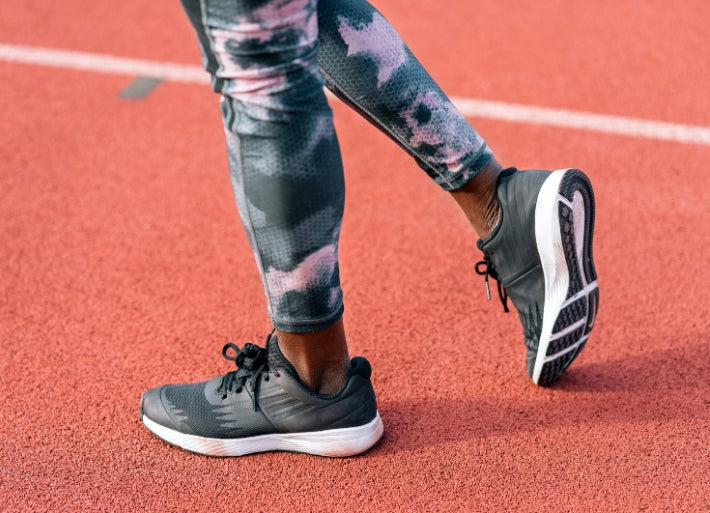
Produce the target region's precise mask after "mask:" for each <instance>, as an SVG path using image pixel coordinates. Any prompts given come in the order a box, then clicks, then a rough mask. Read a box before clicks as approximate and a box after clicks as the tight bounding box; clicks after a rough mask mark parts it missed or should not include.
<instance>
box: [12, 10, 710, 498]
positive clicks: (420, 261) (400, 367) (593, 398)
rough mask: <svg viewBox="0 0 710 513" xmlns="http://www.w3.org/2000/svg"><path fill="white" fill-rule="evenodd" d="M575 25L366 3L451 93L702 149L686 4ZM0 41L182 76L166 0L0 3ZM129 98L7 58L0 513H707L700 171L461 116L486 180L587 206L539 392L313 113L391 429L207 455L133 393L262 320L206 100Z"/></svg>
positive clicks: (399, 176) (429, 245)
mask: <svg viewBox="0 0 710 513" xmlns="http://www.w3.org/2000/svg"><path fill="white" fill-rule="evenodd" d="M587 4H588V5H587ZM587 4H584V5H577V4H574V6H572V5H570V3H569V2H563V1H561V0H543V1H541V2H535V3H534V4H532V3H531V4H530V5H529V6H525V7H521V5H520V3H518V2H508V1H501V2H465V1H463V0H452V1H449V2H445V3H443V4H442V3H440V2H426V1H424V0H416V1H408V2H405V1H404V0H390V1H382V2H380V4H379V7H380V8H381V10H382V11H383V12H384V13H385V14H386V15H387V16H388V18H389V19H390V20H391V21H392V23H393V24H394V25H395V26H396V27H397V28H399V29H400V31H401V32H402V34H403V35H404V36H405V38H406V39H407V41H408V42H409V43H410V46H411V47H412V48H413V50H414V51H415V53H416V54H417V55H418V56H419V57H420V59H421V60H422V61H423V62H424V64H425V65H427V66H428V67H429V68H430V70H431V71H432V73H433V75H434V76H435V77H436V78H437V79H438V80H439V81H440V82H441V85H442V87H443V88H444V90H446V91H447V92H449V93H450V94H451V95H454V96H457V97H470V98H483V99H487V100H497V101H503V102H512V103H520V104H525V105H537V106H544V107H549V108H563V109H572V110H579V111H588V112H596V113H601V114H611V115H616V116H625V117H631V118H637V117H638V118H646V119H652V120H658V121H664V122H670V123H681V124H689V125H696V126H704V127H707V126H710V95H708V94H707V83H708V81H709V80H710V68H709V67H708V65H707V55H710V33H708V31H707V27H706V25H707V23H706V22H707V20H708V19H710V7H709V6H708V4H707V2H704V1H700V0H696V1H693V0H681V1H679V2H676V3H674V4H673V8H672V9H669V7H668V4H667V2H660V1H657V0H652V1H649V2H643V4H641V3H640V2H634V1H631V0H621V1H614V2H611V1H606V0H604V1H599V2H588V3H587ZM0 39H1V41H0V43H3V44H14V45H32V46H36V47H41V48H47V49H63V50H71V51H82V52H92V53H96V54H101V55H104V54H108V55H116V56H122V57H130V58H135V59H150V60H155V61H160V62H166V63H180V64H188V65H198V64H199V55H198V52H197V46H196V43H195V39H194V36H193V34H192V33H191V30H190V28H189V27H188V25H187V21H186V20H185V19H184V15H183V14H182V12H181V9H180V6H179V3H178V2H177V1H174V2H173V1H168V0H159V1H154V2H149V3H148V5H146V2H138V1H137V0H126V1H124V2H122V3H120V4H109V3H101V2H88V1H86V0H67V1H66V2H46V1H44V2H26V1H20V0H6V2H5V3H4V4H3V15H2V17H0ZM135 78H136V77H133V76H125V75H118V74H106V73H101V72H98V71H91V70H84V71H77V70H71V69H63V68H61V67H46V66H39V65H31V64H23V63H17V62H4V61H0V99H1V100H2V109H1V110H0V112H2V114H0V130H1V131H2V139H1V142H0V241H2V243H1V244H0V344H1V345H0V390H1V391H2V392H1V393H0V397H1V401H2V403H1V405H2V406H1V407H2V415H1V416H0V495H1V496H2V499H1V500H0V510H2V511H3V512H16V511H22V512H24V511H52V512H55V511H56V512H58V511H72V512H76V511H155V512H170V511H189V512H212V511H291V512H307V511H308V512H310V511H328V512H333V511H362V512H368V511H377V512H386V511H407V512H409V511H442V512H451V511H467V512H468V511H486V512H488V511H515V512H528V511H529V512H540V511H551V512H559V511H575V512H589V511H600V512H611V511H618V512H636V511H674V512H681V511H682V512H703V511H710V478H709V477H708V476H710V459H709V458H710V449H709V447H710V443H709V442H710V435H709V433H710V421H709V420H708V419H709V410H710V363H709V362H710V315H708V314H709V307H708V305H710V292H709V291H708V285H710V270H709V269H708V256H709V253H708V247H710V235H709V233H710V213H709V212H708V203H709V201H710V195H709V194H708V188H709V187H710V173H708V163H709V162H710V146H708V145H702V144H680V143H673V142H663V141H660V140H653V139H645V138H636V137H629V136H623V135H613V134H604V133H600V132H597V131H593V130H585V129H579V130H571V129H562V128H554V127H543V126H538V125H533V124H527V123H518V122H504V121H495V120H490V119H471V121H472V123H473V124H474V126H476V128H477V129H478V130H479V132H481V133H482V134H483V135H484V137H485V138H486V139H487V140H488V142H489V143H490V145H491V146H492V147H493V149H494V151H495V152H496V154H497V156H498V158H499V160H501V161H502V162H503V163H504V164H506V165H515V166H518V167H520V168H523V169H525V168H532V167H546V168H561V167H578V168H580V169H583V170H584V171H585V172H586V173H587V174H588V175H589V176H590V178H591V180H592V182H593V184H594V186H595V193H596V197H597V225H596V239H595V248H594V249H595V256H596V266H597V271H598V274H599V283H600V287H601V309H600V312H599V316H598V319H597V327H596V328H595V330H594V332H593V333H592V337H591V338H590V340H589V342H588V344H587V347H586V348H585V350H584V351H583V353H582V354H581V355H580V357H579V358H578V359H577V360H576V361H575V362H574V364H573V365H572V367H571V368H570V369H569V370H568V371H567V372H566V373H565V375H564V377H563V379H561V380H560V381H559V382H558V383H556V384H555V385H554V386H552V387H551V388H544V389H543V388H537V387H535V386H534V385H532V384H531V383H530V381H529V379H528V377H527V375H526V374H525V370H524V347H523V345H522V343H521V334H520V328H519V324H518V323H517V320H516V318H515V317H516V316H515V314H504V313H503V311H502V307H501V306H500V304H499V303H497V302H496V301H491V302H487V301H486V300H485V291H484V285H483V281H482V278H481V277H479V276H477V275H475V273H474V272H473V267H474V264H475V262H476V261H477V260H478V259H479V257H480V253H479V252H478V250H477V249H476V246H475V243H476V237H475V235H474V234H473V233H472V232H471V231H470V229H468V228H467V224H466V221H465V220H464V218H463V215H462V214H461V213H460V212H459V211H458V210H457V207H456V206H455V205H454V203H453V202H452V201H451V199H450V198H449V197H448V196H447V195H446V193H443V192H441V191H440V190H439V189H438V188H437V187H435V186H434V185H433V184H431V183H430V182H429V180H428V179H427V178H426V177H425V176H424V174H423V173H422V172H421V171H420V170H419V169H418V168H417V167H416V166H415V165H414V164H413V163H412V162H411V161H410V160H409V159H408V158H407V157H406V156H404V155H402V154H401V152H400V151H399V150H398V149H397V148H396V147H395V146H394V145H393V144H392V143H391V142H390V141H389V140H387V139H386V138H384V137H383V136H382V135H381V134H380V133H379V132H378V131H377V130H375V129H372V128H371V127H369V125H367V124H366V123H365V122H363V121H362V120H360V119H359V118H358V117H357V116H356V115H355V114H353V113H352V112H351V111H349V110H348V109H347V108H346V107H345V106H343V105H341V104H339V103H337V101H335V100H334V101H333V107H334V111H335V116H336V123H337V127H338V129H339V138H340V141H341V144H342V149H343V155H344V160H345V164H346V180H347V188H348V200H347V205H346V213H345V220H344V229H343V236H342V245H341V259H342V262H341V268H342V281H343V285H344V288H345V294H346V296H345V300H346V316H345V322H346V327H347V329H348V331H349V337H350V343H351V352H352V354H353V355H354V354H362V355H364V356H366V357H367V358H368V359H369V360H370V361H371V363H372V365H373V368H374V374H373V381H374V385H375V387H376V390H377V393H378V400H379V406H380V412H381V414H382V418H383V421H384V423H385V430H386V434H385V436H384V438H383V440H382V441H381V442H380V443H379V444H378V445H377V446H376V447H375V448H374V449H373V450H371V451H370V452H368V453H366V454H364V455H362V456H358V457H355V458H351V459H325V458H318V457H312V456H308V455H300V454H283V453H280V454H279V453H270V454H259V455H253V456H249V457H245V458H241V459H219V458H209V457H204V456H199V455H195V454H191V453H188V452H185V451H182V450H180V449H178V448H175V447H171V446H169V445H167V444H165V443H163V442H162V441H160V440H159V439H157V438H156V437H154V436H153V435H151V434H150V433H149V432H148V431H147V430H146V429H145V428H144V427H143V425H142V424H141V423H140V421H139V419H138V401H139V398H140V395H141V393H142V392H143V391H144V390H146V389H148V388H150V387H153V386H156V385H159V384H162V383H168V382H187V381H195V380H202V379H206V378H210V377H213V376H215V375H218V374H221V373H225V372H227V371H229V370H231V368H233V367H230V365H231V364H230V363H229V362H227V361H225V360H223V359H222V358H221V356H220V349H221V347H222V345H223V344H225V343H226V342H227V341H234V342H235V343H237V344H239V345H240V346H241V345H242V344H243V343H245V342H249V341H252V342H259V343H261V342H262V341H263V338H264V336H265V335H266V333H267V332H268V330H269V321H268V318H267V316H266V313H265V304H264V299H263V293H262V290H261V284H260V280H259V277H258V275H257V272H256V266H255V264H254V263H253V261H252V256H251V252H250V250H249V247H248V243H247V240H246V237H245V235H244V234H243V232H242V229H241V226H240V223H239V220H238V216H237V212H236V208H235V205H234V201H233V198H232V193H231V189H230V183H229V177H228V172H227V165H226V157H225V152H224V142H223V135H222V127H221V122H220V118H219V110H218V106H217V97H216V95H214V94H213V93H211V92H210V90H209V87H208V86H207V85H204V84H203V85H200V84H188V83H179V82H171V81H165V82H162V83H160V84H157V86H156V87H155V88H154V89H152V90H149V91H147V94H145V95H144V96H143V97H133V98H125V97H124V96H125V92H126V91H127V88H129V86H130V85H131V84H132V83H134V80H135ZM128 90H129V91H130V90H131V89H128ZM122 93H124V94H123V95H122ZM128 96H131V95H130V94H129V95H128ZM139 96H140V95H139Z"/></svg>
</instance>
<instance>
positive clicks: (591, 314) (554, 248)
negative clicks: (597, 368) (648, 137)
mask: <svg viewBox="0 0 710 513" xmlns="http://www.w3.org/2000/svg"><path fill="white" fill-rule="evenodd" d="M548 181H549V182H550V183H549V184H548V183H547V182H548ZM543 189H544V191H543ZM552 209H554V210H552ZM552 212H555V213H554V214H552ZM551 215H552V216H553V218H552V219H551V218H550V216H551ZM594 215H595V212H594V192H593V190H592V186H591V183H590V182H589V179H588V178H587V176H586V175H585V174H584V173H583V172H582V171H579V170H577V169H565V170H559V171H556V172H554V173H552V175H551V176H550V178H548V180H547V181H546V183H545V184H544V185H543V188H542V189H541V191H540V196H539V199H538V208H537V209H536V239H537V240H538V244H539V247H538V251H539V253H540V258H541V261H542V263H543V272H544V273H545V284H546V297H545V301H546V305H545V311H544V316H547V317H550V319H548V318H543V331H542V334H541V337H540V343H539V346H538V349H537V355H536V362H535V366H534V370H533V373H532V376H531V377H532V379H533V381H534V382H535V383H536V384H538V385H541V386H546V385H549V384H551V383H552V382H554V381H555V380H556V379H557V378H558V377H559V375H560V374H561V373H562V372H564V370H565V369H566V368H567V367H568V366H569V364H570V363H572V361H573V360H574V359H575V358H576V357H577V356H578V355H579V353H580V352H581V350H582V349H583V348H584V346H585V344H586V341H587V336H588V334H589V332H590V331H591V329H592V327H593V326H594V322H595V319H596V315H597V310H598V307H599V288H598V286H597V274H596V270H595V268H594V263H593V256H592V238H593V232H594ZM538 216H540V220H538V219H537V218H538ZM554 217H556V219H554ZM550 230H551V231H552V232H555V231H556V232H557V233H550ZM580 230H581V231H582V233H578V232H579V231H580ZM541 235H543V236H542V237H541ZM541 241H542V242H541ZM565 282H566V291H564V297H563V296H562V295H561V294H560V291H559V290H556V289H559V286H560V283H565ZM551 318H554V319H551Z"/></svg>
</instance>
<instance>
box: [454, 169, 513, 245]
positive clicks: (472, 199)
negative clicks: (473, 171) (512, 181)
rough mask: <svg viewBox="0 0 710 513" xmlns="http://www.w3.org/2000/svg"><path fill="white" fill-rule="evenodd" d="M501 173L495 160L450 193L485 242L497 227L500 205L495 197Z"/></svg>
mask: <svg viewBox="0 0 710 513" xmlns="http://www.w3.org/2000/svg"><path fill="white" fill-rule="evenodd" d="M501 171H502V168H501V165H500V164H499V163H498V161H497V160H496V159H495V158H492V159H491V161H490V162H489V163H488V164H487V165H486V166H485V167H484V168H483V169H482V170H481V171H480V172H479V173H478V174H477V175H476V176H475V177H474V178H472V179H471V180H470V181H469V182H468V183H466V184H465V185H464V186H463V187H461V188H459V189H457V190H455V191H451V195H452V196H453V198H454V199H455V200H456V202H457V203H458V204H459V207H461V210H463V212H464V214H465V215H466V217H467V218H468V221H469V223H471V226H472V227H473V229H474V230H475V231H476V233H477V234H478V236H479V237H480V238H481V239H483V240H485V239H487V238H488V237H489V236H490V235H491V233H493V230H494V229H495V227H496V226H497V225H498V222H499V220H500V205H499V203H498V197H497V195H496V191H497V186H498V177H499V175H500V173H501Z"/></svg>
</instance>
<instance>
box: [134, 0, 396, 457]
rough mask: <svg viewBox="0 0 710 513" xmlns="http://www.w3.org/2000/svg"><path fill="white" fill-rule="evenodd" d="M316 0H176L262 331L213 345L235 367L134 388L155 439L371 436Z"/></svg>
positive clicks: (223, 445)
mask: <svg viewBox="0 0 710 513" xmlns="http://www.w3.org/2000/svg"><path fill="white" fill-rule="evenodd" d="M316 4H317V0H183V5H184V7H185V10H186V12H187V14H188V17H189V18H190V21H191V22H192V23H193V26H194V28H195V30H196V33H197V36H198V39H199V41H200V46H201V49H202V53H203V60H204V64H205V67H206V69H207V70H208V71H209V72H210V73H211V74H212V77H213V88H214V90H215V91H216V92H219V93H221V94H222V102H221V107H222V115H223V122H224V128H225V136H226V142H227V150H228V157H229V169H230V174H231V178H232V184H233V189H234V194H235V197H236V201H237V206H238V209H239V214H240V217H241V219H242V222H243V224H244V228H245V230H246V233H247V235H248V237H249V242H250V244H251V247H252V250H253V253H254V257H255V260H256V262H257V265H258V267H259V272H260V274H261V277H262V281H263V284H264V290H265V292H266V298H267V303H268V309H269V314H270V316H271V319H272V322H273V324H274V327H275V330H276V336H273V335H269V337H268V338H267V340H266V344H265V346H266V347H264V348H260V347H258V346H256V345H253V344H247V345H245V346H244V347H242V348H241V349H240V348H238V347H237V346H234V345H233V344H227V345H226V346H225V347H224V349H223V356H224V357H225V358H227V359H229V360H232V361H234V362H235V363H236V365H237V370H235V371H232V372H229V373H227V374H226V375H224V376H221V377H217V378H214V379H212V380H208V381H205V382H200V383H192V384H184V385H165V386H161V387H156V388H153V389H151V390H149V391H147V392H146V393H145V394H143V397H142V400H141V418H142V420H143V422H144V423H145V425H146V427H148V429H150V430H151V431H153V432H154V433H155V434H156V435H158V436H159V437H161V438H163V439H164V440H166V441H168V442H171V443H174V444H176V445H179V446H181V447H183V448H186V449H188V450H192V451H195V452H200V453H204V454H212V455H222V456H230V455H241V454H249V453H253V452H259V451H265V450H288V451H299V452H308V453H311V454H319V455H329V456H348V455H352V454H357V453H359V452H362V451H364V450H367V449H368V448H369V447H371V446H372V445H373V444H374V443H376V441H377V440H378V439H379V438H380V436H381V435H382V422H381V420H380V418H379V414H378V413H377V405H376V400H375V395H374V391H373V388H372V384H371V382H370V373H371V369H370V366H369V363H367V361H366V360H365V359H363V358H359V357H356V358H353V359H352V360H349V358H348V351H347V345H346V342H345V334H344V329H343V325H342V313H343V305H342V291H341V289H340V283H339V273H338V237H339V234H340V226H341V221H342V213H343V205H344V194H345V191H344V179H343V170H342V164H341V160H340V150H339V147H338V142H337V139H336V137H335V131H334V128H333V123H332V113H331V111H330V108H329V106H328V104H327V102H326V99H325V95H324V92H323V78H322V76H321V75H320V73H319V71H318V65H317V62H316V59H315V57H316V51H317V47H318V41H317V28H318V25H317V20H316Z"/></svg>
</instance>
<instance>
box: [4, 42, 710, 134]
mask: <svg viewBox="0 0 710 513" xmlns="http://www.w3.org/2000/svg"><path fill="white" fill-rule="evenodd" d="M0 60H2V61H7V62H16V63H21V64H30V65H38V66H49V67H55V68H62V69H76V70H85V71H93V72H98V73H113V74H119V75H128V76H144V77H154V78H159V79H162V80H168V81H173V82H186V83H197V84H209V82H210V79H209V76H208V75H207V73H206V72H205V71H204V70H203V69H202V68H201V67H199V66H190V65H186V64H171V63H167V62H158V61H146V60H139V59H129V58H125V57H115V56H112V55H103V54H96V53H86V52H75V51H69V50H55V49H52V48H41V47H32V46H22V45H11V44H0ZM451 100H452V101H453V103H454V104H455V105H456V107H457V108H458V109H459V110H460V111H461V113H462V114H463V115H464V116H466V117H471V118H485V119H496V120H503V121H510V122H514V123H528V124H535V125H548V126H554V127H560V128H572V129H578V130H590V131H594V132H603V133H609V134H619V135H625V136H630V137H641V138H645V139H658V140H663V141H673V142H680V143H687V144H699V145H704V146H710V128H708V127H703V126H693V125H683V124H677V123H667V122H663V121H653V120H647V119H639V118H628V117H623V116H612V115H606V114H594V113H592V112H582V111H574V110H566V109H551V108H546V107H536V106H531V105H522V104H515V103H507V102H496V101H489V100H479V99H475V98H461V97H452V98H451Z"/></svg>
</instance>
